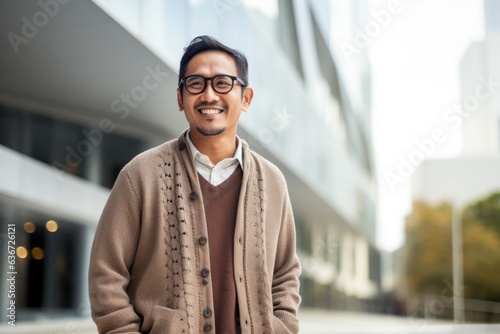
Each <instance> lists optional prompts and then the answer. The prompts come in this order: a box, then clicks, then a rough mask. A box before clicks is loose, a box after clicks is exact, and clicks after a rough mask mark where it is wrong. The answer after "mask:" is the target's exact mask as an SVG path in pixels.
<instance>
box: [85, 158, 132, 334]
mask: <svg viewBox="0 0 500 334" xmlns="http://www.w3.org/2000/svg"><path fill="white" fill-rule="evenodd" d="M126 168H127V167H125V168H124V169H123V170H122V171H121V172H120V174H119V176H118V178H117V180H116V182H115V185H114V186H113V189H112V190H111V194H110V196H109V198H108V201H107V203H106V205H105V207H104V210H103V212H102V215H101V218H100V220H99V224H98V226H97V230H96V233H95V237H94V242H93V245H92V251H91V256H90V268H89V297H90V306H91V312H92V318H93V320H94V322H95V323H96V325H97V328H98V330H99V333H110V334H111V333H113V334H114V333H140V332H139V330H140V326H141V318H140V317H139V315H138V314H137V313H136V312H135V311H134V308H133V306H132V304H131V303H130V299H129V296H128V294H127V291H126V290H127V287H128V284H129V282H130V268H131V266H132V263H133V260H134V255H135V251H136V248H137V242H138V237H139V232H140V215H141V214H140V203H139V200H138V198H137V195H136V193H135V192H134V190H133V187H132V182H131V179H130V177H129V175H128V173H127V169H126Z"/></svg>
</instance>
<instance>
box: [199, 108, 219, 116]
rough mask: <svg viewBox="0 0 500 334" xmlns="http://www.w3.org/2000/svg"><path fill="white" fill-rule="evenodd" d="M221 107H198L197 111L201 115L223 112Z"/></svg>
mask: <svg viewBox="0 0 500 334" xmlns="http://www.w3.org/2000/svg"><path fill="white" fill-rule="evenodd" d="M223 111H224V110H221V109H198V112H199V113H201V114H203V115H217V114H220V113H221V112H223Z"/></svg>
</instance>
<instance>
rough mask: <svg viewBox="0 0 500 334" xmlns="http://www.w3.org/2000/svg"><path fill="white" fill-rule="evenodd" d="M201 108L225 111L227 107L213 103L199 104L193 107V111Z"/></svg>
mask: <svg viewBox="0 0 500 334" xmlns="http://www.w3.org/2000/svg"><path fill="white" fill-rule="evenodd" d="M201 108H214V109H223V110H226V109H227V106H226V105H224V104H222V103H218V102H215V103H206V102H200V103H197V104H195V105H194V109H201Z"/></svg>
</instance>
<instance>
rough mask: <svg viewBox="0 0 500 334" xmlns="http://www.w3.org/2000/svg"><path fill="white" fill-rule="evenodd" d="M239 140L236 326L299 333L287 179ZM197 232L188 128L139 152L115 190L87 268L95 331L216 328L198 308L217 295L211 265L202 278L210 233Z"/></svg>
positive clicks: (199, 212)
mask: <svg viewBox="0 0 500 334" xmlns="http://www.w3.org/2000/svg"><path fill="white" fill-rule="evenodd" d="M242 144H243V161H244V173H243V181H242V186H241V192H240V198H239V204H238V205H239V209H238V215H237V219H236V227H235V234H234V275H235V282H236V289H237V296H238V305H239V311H240V324H241V331H242V333H255V334H259V333H262V334H271V333H298V330H299V325H298V320H297V309H298V306H299V304H300V296H299V294H298V290H299V275H300V272H301V269H300V264H299V261H298V258H297V256H296V252H295V227H294V220H293V214H292V209H291V206H290V201H289V197H288V192H287V188H286V183H285V179H284V177H283V175H282V173H281V172H280V171H279V170H278V168H277V167H275V166H274V165H273V164H271V163H270V162H269V161H267V160H265V159H264V158H262V157H260V156H259V155H258V154H256V153H255V152H252V151H250V150H249V148H248V145H247V144H246V143H245V142H244V141H242ZM203 237H207V227H206V222H205V213H204V206H203V202H202V196H201V189H200V184H199V181H198V177H197V172H196V170H195V167H194V165H193V162H192V158H191V154H190V152H189V147H188V145H187V143H186V140H185V133H184V134H182V135H181V136H180V137H179V139H176V140H172V141H169V142H167V143H164V144H162V145H160V146H158V147H156V148H153V149H151V150H148V151H146V152H144V153H142V154H140V155H138V156H137V157H135V158H134V159H133V160H132V161H131V162H130V163H128V164H127V165H126V166H125V167H124V168H123V170H122V171H121V172H120V175H119V176H118V178H117V180H116V183H115V185H114V187H113V189H112V191H111V195H110V197H109V199H108V202H107V203H106V206H105V208H104V211H103V213H102V216H101V219H100V221H99V225H98V227H97V231H96V234H95V238H94V244H93V247H92V253H91V259H90V270H89V293H90V303H91V308H92V317H93V319H94V321H95V322H96V324H97V327H98V329H99V332H100V333H150V334H157V333H158V334H159V333H162V334H166V333H172V334H178V333H216V328H215V326H214V323H213V320H214V318H213V315H212V316H209V317H205V315H207V314H205V315H204V310H206V309H210V310H213V296H212V285H211V281H210V275H208V284H206V283H207V282H206V280H205V282H204V283H205V284H203V278H205V277H204V276H207V271H206V270H203V269H208V270H210V257H209V252H208V242H210V240H208V241H207V242H204V241H206V240H205V239H203ZM202 270H203V275H204V276H202ZM208 272H209V271H208ZM207 325H208V327H207ZM210 327H211V329H210ZM207 329H210V331H206V330H207Z"/></svg>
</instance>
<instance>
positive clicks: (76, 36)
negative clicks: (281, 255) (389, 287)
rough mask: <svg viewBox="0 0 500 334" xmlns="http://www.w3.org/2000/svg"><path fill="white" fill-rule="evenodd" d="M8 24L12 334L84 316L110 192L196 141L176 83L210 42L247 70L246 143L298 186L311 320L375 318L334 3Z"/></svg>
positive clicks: (374, 273) (5, 213)
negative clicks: (170, 144)
mask: <svg viewBox="0 0 500 334" xmlns="http://www.w3.org/2000/svg"><path fill="white" fill-rule="evenodd" d="M262 3H263V2H262ZM0 13H1V14H0V33H1V35H2V36H5V37H6V38H2V39H1V41H0V50H1V51H0V73H1V75H0V161H1V163H0V224H1V225H0V226H2V231H1V233H3V234H2V236H3V238H2V245H5V244H6V242H7V241H8V238H9V233H8V227H11V226H12V227H15V242H16V244H15V249H16V256H15V264H14V267H12V268H14V269H10V268H9V266H10V265H11V264H10V263H9V261H8V252H9V250H8V249H7V247H6V246H5V247H4V246H2V249H1V251H0V252H1V253H0V254H1V257H0V258H1V260H0V266H1V268H2V271H1V275H2V277H1V281H0V289H1V290H2V291H8V290H9V287H10V285H9V284H10V283H9V282H8V281H7V280H6V275H8V273H9V272H12V271H13V270H15V272H17V274H15V277H16V280H15V297H16V298H15V305H16V321H30V320H36V319H38V318H47V317H49V318H50V317H54V318H58V317H62V316H65V315H81V316H87V315H88V313H89V305H88V299H87V286H86V272H87V267H88V254H89V248H90V245H91V242H92V237H93V231H94V229H95V226H96V223H97V221H98V218H99V215H100V212H101V210H102V207H103V206H104V203H105V201H106V198H107V195H108V194H109V188H110V187H111V186H112V185H113V182H114V180H115V177H116V176H117V174H118V172H119V171H120V169H121V168H122V166H123V165H124V164H125V163H126V162H128V161H129V160H130V159H131V158H132V157H133V156H134V155H136V154H137V153H139V152H141V151H143V150H145V149H147V148H149V147H152V146H155V145H158V144H159V143H161V142H163V141H165V140H169V139H171V138H174V137H177V136H178V135H179V133H180V132H181V131H182V130H183V129H185V128H186V127H187V123H186V122H185V120H184V116H183V115H182V114H181V113H179V112H177V105H176V97H175V90H176V87H177V74H176V71H177V69H178V62H179V60H180V57H181V55H182V50H183V47H185V46H186V43H188V42H189V41H190V40H191V39H192V38H193V37H194V36H197V35H201V34H210V35H213V36H214V37H216V38H218V39H220V40H221V41H223V42H225V43H226V44H228V45H231V46H234V47H235V48H237V49H240V50H243V51H244V52H245V54H246V55H247V57H248V58H249V63H250V82H251V85H252V86H253V87H254V89H255V92H256V97H255V99H254V102H253V104H252V108H251V110H250V112H249V113H247V114H246V115H244V116H243V117H242V119H241V123H240V127H239V134H240V136H241V137H242V138H244V139H245V140H247V141H248V142H249V143H250V145H251V147H253V148H254V150H256V151H257V152H259V153H261V154H262V155H264V156H266V157H267V158H269V159H270V160H272V161H273V162H274V163H275V164H276V165H278V166H279V167H280V168H281V170H282V171H283V172H284V174H285V176H286V178H287V182H288V186H289V189H290V194H291V199H292V205H293V207H294V213H295V219H296V224H297V234H298V248H299V252H300V256H301V261H302V263H303V267H304V274H303V276H302V285H301V294H302V296H303V304H302V306H303V307H305V308H330V309H351V310H367V309H371V310H374V309H375V307H374V303H373V301H374V300H376V298H377V297H378V294H379V291H380V254H379V251H378V250H377V248H376V246H375V235H374V232H375V214H374V212H375V207H376V198H375V195H374V194H375V193H376V192H375V191H374V187H375V183H374V181H373V180H374V174H373V169H372V156H371V147H370V145H369V144H368V143H370V140H369V136H370V133H371V132H370V129H369V127H370V124H369V119H370V114H369V109H368V108H366V106H364V105H359V104H355V103H353V102H352V98H351V97H352V94H353V93H354V92H353V91H352V90H348V89H346V87H345V85H344V78H343V75H342V71H340V70H339V67H338V62H337V59H336V57H335V53H334V52H332V51H331V50H332V48H331V43H330V36H329V22H330V20H331V17H330V10H329V5H328V2H325V1H323V2H317V1H308V0H279V1H278V0H275V1H266V2H265V5H264V4H263V5H258V4H252V3H251V2H248V3H247V2H243V1H229V0H210V1H202V0H197V1H195V0H192V1H176V0H165V1H160V0H144V1H133V0H129V1H120V2H118V1H104V0H96V1H90V0H87V1H69V0H40V1H38V2H34V1H27V0H22V1H21V0H16V1H4V2H2V3H1V4H0ZM337 15H340V14H337ZM366 91H367V90H364V92H365V93H364V94H366ZM8 277H9V276H7V278H8ZM0 296H1V297H0V308H2V309H4V310H5V309H6V308H7V307H9V305H10V302H11V298H10V297H8V295H7V294H4V293H2V294H1V295H0ZM0 319H2V320H0V322H2V321H6V318H5V317H2V318H0ZM8 320H9V319H8V318H7V321H8Z"/></svg>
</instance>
